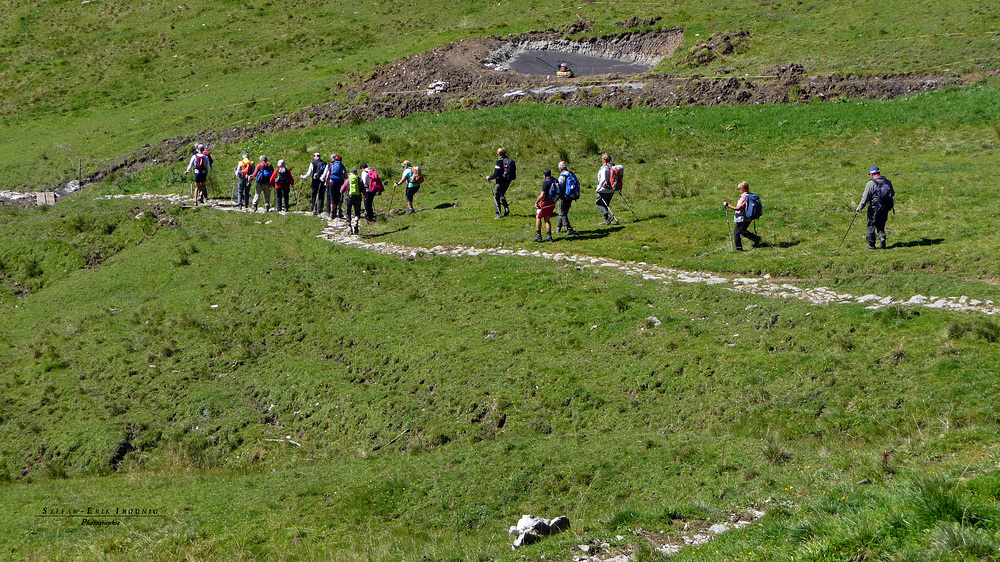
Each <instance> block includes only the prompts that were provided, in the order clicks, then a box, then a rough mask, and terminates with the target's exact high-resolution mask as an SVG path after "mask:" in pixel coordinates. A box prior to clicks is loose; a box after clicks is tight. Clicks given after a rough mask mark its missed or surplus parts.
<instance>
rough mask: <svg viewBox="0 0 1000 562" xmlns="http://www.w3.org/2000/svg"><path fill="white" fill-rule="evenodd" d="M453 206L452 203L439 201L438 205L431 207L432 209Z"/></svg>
mask: <svg viewBox="0 0 1000 562" xmlns="http://www.w3.org/2000/svg"><path fill="white" fill-rule="evenodd" d="M454 206H455V204H454V203H441V204H440V205H438V206H436V207H432V208H433V209H450V208H452V207H454Z"/></svg>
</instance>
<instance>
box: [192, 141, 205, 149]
mask: <svg viewBox="0 0 1000 562" xmlns="http://www.w3.org/2000/svg"><path fill="white" fill-rule="evenodd" d="M194 147H195V148H197V149H198V150H201V149H203V148H205V145H203V144H201V143H200V142H199V143H198V144H196V145H194Z"/></svg>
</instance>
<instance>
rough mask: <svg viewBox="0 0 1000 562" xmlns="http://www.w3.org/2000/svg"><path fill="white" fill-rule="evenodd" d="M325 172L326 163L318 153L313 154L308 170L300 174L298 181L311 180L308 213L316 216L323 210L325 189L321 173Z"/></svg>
mask: <svg viewBox="0 0 1000 562" xmlns="http://www.w3.org/2000/svg"><path fill="white" fill-rule="evenodd" d="M325 171H326V162H324V161H323V157H322V156H320V155H319V152H314V153H313V159H312V162H310V163H309V169H308V170H306V173H304V174H302V177H300V178H299V179H303V180H304V179H306V178H312V193H311V194H310V196H309V212H310V213H312V214H314V215H318V214H319V213H320V212H321V211H322V210H323V200H324V199H326V197H324V196H325V195H326V189H324V187H323V172H325Z"/></svg>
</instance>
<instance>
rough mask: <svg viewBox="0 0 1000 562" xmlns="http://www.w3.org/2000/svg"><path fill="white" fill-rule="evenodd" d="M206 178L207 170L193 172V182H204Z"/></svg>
mask: <svg viewBox="0 0 1000 562" xmlns="http://www.w3.org/2000/svg"><path fill="white" fill-rule="evenodd" d="M207 179H208V172H195V173H194V183H205V180H207Z"/></svg>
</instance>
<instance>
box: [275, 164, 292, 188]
mask: <svg viewBox="0 0 1000 562" xmlns="http://www.w3.org/2000/svg"><path fill="white" fill-rule="evenodd" d="M277 174H278V175H277V177H275V178H274V183H275V185H288V184H290V183H291V181H290V180H291V179H292V172H291V170H289V169H288V168H286V167H285V166H282V167H280V168H278V171H277Z"/></svg>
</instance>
